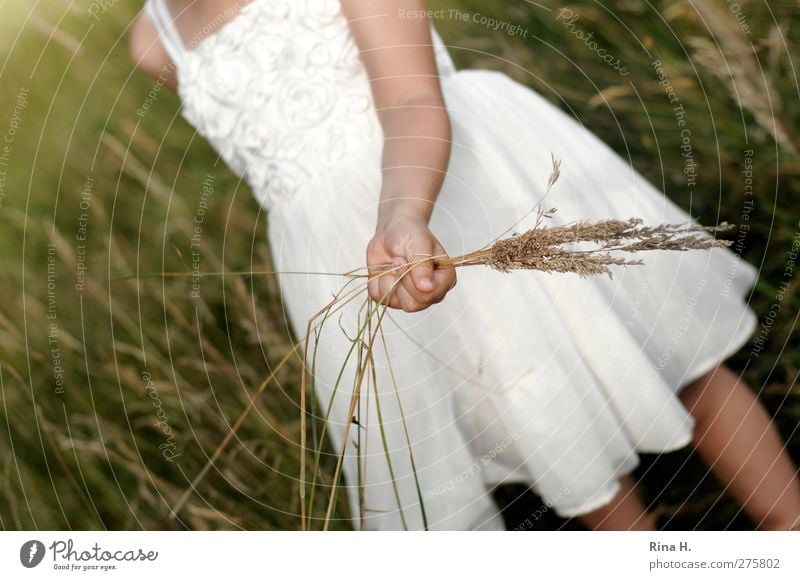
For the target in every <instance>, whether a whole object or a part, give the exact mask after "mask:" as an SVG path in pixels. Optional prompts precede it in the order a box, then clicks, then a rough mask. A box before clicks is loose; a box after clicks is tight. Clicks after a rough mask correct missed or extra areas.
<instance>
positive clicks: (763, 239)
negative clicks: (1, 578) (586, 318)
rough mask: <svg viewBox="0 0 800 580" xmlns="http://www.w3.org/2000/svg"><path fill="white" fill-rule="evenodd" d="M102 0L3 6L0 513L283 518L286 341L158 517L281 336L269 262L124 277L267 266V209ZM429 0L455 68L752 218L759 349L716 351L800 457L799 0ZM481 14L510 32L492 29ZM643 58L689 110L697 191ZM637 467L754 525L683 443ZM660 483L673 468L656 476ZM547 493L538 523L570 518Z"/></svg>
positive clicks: (675, 193)
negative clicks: (799, 270)
mask: <svg viewBox="0 0 800 580" xmlns="http://www.w3.org/2000/svg"><path fill="white" fill-rule="evenodd" d="M101 4H102V3H101ZM106 5H107V6H108V8H107V10H106V11H104V12H103V11H99V12H98V11H97V8H98V7H99V6H100V5H98V4H96V5H95V9H94V10H95V14H96V15H97V18H92V17H91V16H90V10H91V6H92V4H90V3H89V2H86V1H84V2H79V3H71V2H67V1H63V0H43V1H42V2H38V3H36V4H35V5H31V4H29V3H24V2H21V1H17V2H6V3H5V4H3V7H2V12H3V18H2V19H0V31H1V32H2V34H0V51H2V52H1V54H2V67H1V68H0V78H2V81H3V83H2V89H0V133H2V134H3V137H0V139H3V140H2V141H0V171H3V173H2V174H0V188H1V189H0V224H2V225H1V226H0V244H2V246H1V247H2V248H3V259H2V261H0V276H2V284H0V391H1V392H0V394H1V395H2V406H3V413H2V414H0V423H2V425H0V432H2V435H0V474H2V485H0V488H1V491H0V526H2V528H3V529H33V528H39V529H139V528H144V529H184V528H188V529H296V528H297V527H298V524H299V522H298V518H297V516H296V514H297V513H298V511H299V510H298V508H299V506H298V503H297V495H298V494H297V482H296V481H295V478H296V475H297V473H298V469H299V468H298V457H299V455H298V446H297V442H298V441H299V413H298V408H297V404H296V401H297V400H298V385H297V377H298V376H299V374H298V372H299V364H298V361H297V360H296V359H295V358H292V359H291V360H290V362H289V364H288V365H286V366H284V367H283V368H282V369H281V370H280V371H279V372H278V373H277V375H276V377H275V378H276V381H275V383H274V384H272V385H270V387H269V388H268V389H267V390H266V392H265V393H264V394H262V395H261V396H259V397H258V399H257V403H256V411H255V412H254V413H253V414H252V416H250V417H249V418H248V420H247V421H245V423H244V424H243V426H242V428H241V430H240V431H239V434H238V438H237V440H235V441H234V442H233V444H232V445H231V446H230V447H229V448H228V449H227V451H226V453H225V454H224V455H223V456H222V457H221V458H220V460H219V461H218V463H217V465H216V467H215V468H214V469H212V470H211V471H210V472H209V473H208V475H207V476H206V477H205V478H204V479H203V480H202V482H201V484H200V485H199V488H198V490H197V492H196V493H195V494H194V495H193V496H192V497H191V499H190V501H189V502H188V504H187V505H186V507H185V508H184V509H183V510H182V511H181V512H180V514H179V515H178V517H177V518H172V517H170V508H171V507H172V506H174V505H175V503H176V501H177V500H178V498H179V497H180V495H181V493H182V492H183V491H184V490H185V489H186V487H187V486H188V484H189V482H190V481H191V479H192V478H193V477H194V476H195V475H196V474H197V473H198V472H199V470H200V469H201V468H202V467H203V465H204V464H205V463H206V461H207V459H208V457H209V455H210V454H211V453H212V452H213V450H214V449H215V448H216V446H217V445H218V444H219V442H220V441H221V440H222V439H223V437H224V436H225V434H226V433H227V432H228V431H229V430H230V426H231V424H232V423H233V422H234V421H235V420H236V418H237V417H238V416H239V414H240V413H241V412H242V410H243V409H244V408H245V407H246V406H247V404H248V402H249V401H250V400H251V397H252V396H253V395H254V394H255V393H256V391H257V389H258V386H259V385H260V384H261V382H262V381H263V380H264V379H265V378H266V377H267V376H268V375H269V373H270V369H272V368H274V366H275V364H276V363H277V362H278V361H279V360H281V358H282V357H284V356H285V355H286V354H287V353H289V352H290V350H291V348H292V339H291V337H290V335H289V331H288V326H287V323H286V321H285V319H284V316H283V312H282V308H281V305H280V297H279V292H278V288H277V286H276V283H275V280H274V279H273V278H272V277H270V276H265V275H237V274H227V275H225V276H220V277H203V278H202V279H201V280H200V281H199V288H193V286H192V280H191V278H188V277H182V278H162V277H145V276H139V277H138V278H137V277H136V276H131V275H132V274H136V273H140V274H141V273H147V272H158V271H170V272H190V271H191V270H192V267H193V266H194V267H198V266H199V268H200V270H202V271H203V272H230V273H235V272H246V271H265V270H270V269H271V264H270V257H269V248H268V247H267V244H266V236H265V227H266V222H265V216H264V215H263V213H262V212H261V211H260V208H259V206H258V204H257V203H256V202H255V200H254V199H252V198H251V196H250V192H249V191H248V189H247V188H246V186H244V185H243V184H241V183H239V181H238V180H237V179H236V178H235V176H234V175H232V174H231V173H230V172H229V171H228V170H227V169H226V168H225V167H224V165H223V164H222V163H221V162H220V160H219V159H218V158H217V156H216V155H215V154H214V152H213V150H212V149H211V148H210V147H209V146H208V144H206V143H205V142H204V141H203V140H202V139H201V138H198V136H196V135H195V133H194V131H193V130H192V129H191V128H190V127H189V126H188V125H187V124H186V123H185V122H184V121H183V120H182V119H181V118H180V116H179V106H178V105H179V104H178V101H177V99H176V98H175V97H174V96H173V95H171V94H169V93H168V92H167V91H166V90H164V89H161V90H154V89H158V87H157V85H154V83H153V82H152V81H151V80H149V79H147V78H145V77H144V76H143V75H141V74H139V73H136V72H135V71H134V70H133V68H132V66H131V64H130V62H129V59H128V55H127V47H126V39H127V34H128V28H129V26H130V23H131V22H132V19H133V17H134V16H135V14H136V12H137V11H138V9H139V7H140V3H139V2H133V1H129V0H120V1H118V2H116V3H115V4H113V5H109V4H108V3H106ZM431 5H432V7H433V8H440V9H445V10H446V11H449V10H455V11H457V12H446V13H445V17H443V18H437V20H436V25H437V27H438V29H439V31H440V33H441V35H442V36H443V38H444V40H445V42H446V43H447V44H448V45H449V46H450V50H451V54H452V56H453V58H454V59H455V61H456V62H457V64H458V65H460V66H462V67H482V68H491V69H496V70H502V71H504V72H506V73H508V74H509V75H511V76H513V77H514V78H516V79H517V80H520V81H522V82H524V83H526V84H528V85H529V86H531V87H532V88H534V89H535V90H537V91H539V92H540V93H541V94H542V95H544V96H545V97H546V98H547V99H549V100H550V101H551V102H553V103H555V104H556V105H557V106H559V107H561V108H562V109H564V110H565V111H568V112H569V113H570V114H572V115H574V116H575V117H576V118H577V119H579V120H580V121H581V122H582V123H584V124H585V125H586V126H587V127H588V128H589V129H590V130H592V131H594V132H595V133H597V134H598V135H599V136H600V137H601V138H603V139H604V140H605V141H606V142H608V143H609V144H610V145H611V146H612V147H614V148H615V149H616V150H617V151H618V152H619V153H620V154H621V155H623V157H625V158H626V159H629V160H630V162H631V163H632V165H633V166H634V167H635V168H636V169H638V170H639V171H640V172H642V173H643V174H644V175H645V176H646V177H648V179H650V180H651V181H652V182H653V183H655V184H656V185H658V186H659V187H660V188H662V189H663V190H664V192H665V193H666V194H667V195H668V196H669V197H671V198H672V199H673V200H675V201H676V202H677V203H678V204H680V205H681V206H682V207H684V208H685V209H687V210H688V211H690V212H691V213H692V215H693V216H695V217H697V218H698V219H700V220H701V221H703V222H705V223H708V224H712V223H717V222H720V221H723V220H727V221H730V222H733V223H742V221H743V214H745V213H747V215H748V217H749V221H748V222H747V223H749V225H750V229H749V230H748V232H747V235H746V236H744V237H743V238H742V240H741V242H742V243H741V244H740V245H738V246H737V251H739V252H740V254H741V256H742V258H743V259H745V260H748V261H749V262H751V263H753V264H755V265H757V266H758V267H759V268H760V280H759V283H758V285H757V287H756V288H755V290H754V292H753V295H752V297H751V298H752V300H751V303H752V306H753V308H755V309H756V311H757V312H758V314H759V316H760V317H762V319H765V318H766V317H767V316H768V314H769V313H770V312H771V311H772V312H776V308H778V307H779V309H780V310H779V311H777V317H776V319H775V321H774V323H773V324H772V326H771V329H770V332H769V334H768V337H767V341H766V343H765V345H764V349H763V350H762V351H761V352H760V353H759V354H758V355H755V354H752V353H751V348H752V346H753V344H750V345H748V347H746V348H745V349H743V350H742V351H741V352H740V353H739V354H737V355H736V356H735V357H734V358H733V359H732V361H731V365H732V366H733V367H734V368H736V369H737V370H740V371H744V376H745V378H746V379H747V380H748V381H749V383H750V384H751V385H752V386H753V388H755V389H757V390H758V392H759V395H760V396H761V398H762V399H763V400H764V402H765V403H766V404H767V406H768V408H769V409H770V411H771V412H772V413H773V414H774V415H775V416H776V418H777V423H778V426H779V428H780V429H781V431H782V433H783V435H784V437H785V438H787V439H788V440H789V441H790V451H791V453H792V455H793V457H794V458H795V460H796V461H797V460H799V459H800V447H799V444H800V437H797V435H796V433H795V430H796V428H797V426H798V422H799V421H800V399H799V398H798V387H797V384H796V383H797V373H798V367H800V349H798V340H797V336H796V334H795V333H794V329H795V324H796V316H797V312H798V302H799V301H800V298H798V293H797V280H798V278H797V276H796V275H795V273H794V271H793V270H792V271H790V272H789V273H788V275H787V274H786V271H785V268H786V267H787V264H788V262H787V260H788V259H789V257H790V256H789V252H790V250H791V245H792V240H793V238H794V236H795V235H797V234H798V216H800V183H799V182H798V179H799V175H798V174H799V173H800V158H799V156H798V151H800V140H798V137H797V134H796V133H795V127H797V125H798V120H800V119H798V116H799V115H800V99H798V97H800V91H799V90H798V79H797V70H796V68H797V56H798V51H797V41H798V34H799V33H798V27H800V18H798V16H799V14H798V10H800V7H799V6H798V4H797V3H796V2H789V1H782V2H764V1H756V0H740V2H739V3H738V4H736V5H734V4H729V3H727V2H726V1H725V0H703V1H702V2H698V1H693V2H692V1H688V0H658V1H652V2H645V1H644V0H615V1H606V2H604V3H603V4H601V3H599V2H595V1H588V0H582V1H576V2H570V3H568V4H561V3H557V2H554V1H551V0H544V1H542V2H538V3H536V4H534V3H530V2H527V1H523V0H518V1H513V2H500V1H497V0H492V1H487V0H482V1H480V2H479V1H477V0H438V1H434V2H432V3H431ZM734 6H735V7H736V8H734ZM737 8H738V10H737ZM562 9H567V10H569V11H571V14H570V13H565V12H561V10H562ZM456 14H458V15H460V17H456ZM476 14H478V15H480V16H486V17H490V18H494V19H497V20H498V21H500V22H507V23H509V25H511V24H514V25H517V26H518V27H519V28H518V29H517V32H516V33H515V34H508V33H507V32H506V31H505V30H503V29H500V30H492V29H490V28H489V27H487V26H484V25H482V24H481V23H480V22H475V21H474V19H473V17H474V16H475V15H476ZM575 15H577V17H578V18H577V20H572V18H574V16H575ZM568 21H569V22H571V25H568ZM576 30H580V31H582V33H583V34H584V35H587V34H589V33H592V35H593V36H592V39H593V40H595V41H596V42H597V44H598V46H599V47H602V48H604V49H605V50H606V51H607V53H608V54H610V55H613V57H615V59H617V60H619V62H620V63H621V64H622V65H624V67H625V68H626V69H627V70H628V71H630V72H629V74H627V75H621V74H620V73H619V71H616V70H614V68H612V67H611V66H609V65H608V64H606V63H605V62H603V60H602V59H601V58H600V57H599V56H598V54H597V53H596V52H594V51H593V50H592V49H591V48H590V47H589V46H587V44H586V41H585V36H584V39H582V38H580V37H579V34H578V33H576V32H575V31H576ZM656 59H660V61H661V62H662V64H663V69H664V71H665V73H666V74H667V76H668V78H669V79H670V82H671V84H672V86H673V87H674V89H675V91H676V94H677V96H678V97H679V99H680V104H682V105H683V107H684V111H685V115H686V117H685V120H686V123H687V127H688V128H690V130H691V144H692V154H693V158H694V160H695V162H696V164H697V183H696V186H694V187H691V188H690V187H687V176H686V175H685V174H684V172H683V169H684V166H685V165H684V161H685V160H684V158H683V157H682V156H681V148H680V147H681V144H682V141H681V139H682V137H681V132H680V129H679V128H678V125H677V122H676V116H675V111H674V106H675V105H673V104H670V102H669V100H668V98H667V95H666V93H665V90H664V87H663V86H661V85H660V84H659V80H660V79H659V77H658V75H657V73H656V70H655V68H654V66H653V64H652V63H653V61H654V60H656ZM145 107H147V110H144V108H145ZM137 111H139V113H137ZM9 139H10V141H9ZM4 147H5V148H4ZM746 150H752V151H753V156H752V164H753V168H752V170H753V187H754V189H753V191H754V195H753V196H750V197H749V198H748V196H746V195H745V185H746V183H745V177H744V174H743V170H744V169H745V167H744V165H745V154H744V152H745V151H746ZM3 162H4V163H3ZM748 199H752V200H753V204H752V206H747V205H746V202H747V200H748ZM203 203H207V208H206V207H204V206H203ZM748 207H750V209H749V210H748V209H746V208H748ZM82 214H84V215H82ZM196 217H202V220H203V221H202V224H201V231H200V232H199V233H198V232H197V231H196V230H195V227H196V226H197V225H198V224H197V223H196V221H195V218H196ZM193 235H195V240H194V241H195V245H194V247H193V246H192V242H193V240H192V236H193ZM83 238H85V239H83ZM193 251H195V252H196V253H195V254H193ZM84 267H85V270H79V268H84ZM84 280H85V283H84V284H83V285H82V286H81V285H80V284H79V283H80V282H82V281H84ZM783 282H788V285H784V286H783V287H781V284H782V283H783ZM193 292H195V294H196V296H194V297H193ZM159 409H160V412H159ZM676 474H677V477H676V478H675V479H674V480H673V479H672V478H673V476H674V475H676ZM639 475H640V477H641V478H642V480H643V485H644V488H645V491H646V493H647V494H648V496H649V499H650V500H651V501H652V502H653V506H654V507H656V508H657V509H658V510H659V511H660V512H661V513H662V514H663V517H662V524H663V525H664V526H665V527H666V528H675V529H692V528H699V529H723V528H748V527H749V525H750V524H749V523H748V522H747V521H746V520H745V519H744V518H743V517H742V516H741V514H739V513H738V507H737V506H736V505H735V504H733V503H732V502H731V501H730V500H729V499H728V498H727V497H726V496H725V494H724V491H723V490H722V489H721V488H720V487H719V485H718V484H717V483H716V482H715V481H714V480H713V478H711V477H710V476H709V475H708V474H707V473H706V471H705V469H704V468H703V466H702V465H701V464H700V463H699V462H698V461H697V460H696V459H695V458H694V457H693V456H692V454H691V453H690V452H688V451H681V452H678V453H671V454H665V455H663V456H644V457H643V463H642V465H641V467H640V469H639ZM664 481H671V484H670V485H669V486H668V487H667V489H666V490H665V491H663V493H662V490H661V487H662V485H663V482H664ZM496 497H497V499H498V501H499V502H500V503H501V504H502V505H503V506H504V507H505V508H506V514H507V517H508V522H509V525H511V526H514V525H516V524H518V523H520V522H523V521H525V520H531V516H532V514H534V513H535V512H536V511H537V509H539V508H540V507H541V503H540V501H539V499H538V498H536V497H535V496H533V494H531V493H529V492H525V490H524V489H521V488H518V487H507V488H504V489H502V490H498V492H497V494H496ZM340 499H342V500H343V494H342V495H340ZM318 503H320V504H322V503H323V502H318ZM544 511H545V513H544V515H543V516H541V517H540V516H538V515H537V516H536V517H535V518H534V520H535V521H534V522H533V527H534V529H554V528H561V527H567V528H569V527H574V526H575V524H574V523H573V522H564V521H561V520H559V519H558V518H556V517H555V516H554V515H553V514H550V513H548V512H547V510H544ZM539 513H541V510H540V512H539ZM340 514H342V515H346V506H345V505H344V502H343V501H340ZM335 527H338V528H347V524H346V523H344V522H343V521H339V522H337V524H336V526H335Z"/></svg>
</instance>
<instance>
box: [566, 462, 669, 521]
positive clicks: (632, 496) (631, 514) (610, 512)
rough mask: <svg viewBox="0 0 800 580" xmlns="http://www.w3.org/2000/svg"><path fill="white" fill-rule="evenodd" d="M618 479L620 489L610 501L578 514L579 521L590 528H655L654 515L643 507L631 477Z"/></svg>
mask: <svg viewBox="0 0 800 580" xmlns="http://www.w3.org/2000/svg"><path fill="white" fill-rule="evenodd" d="M619 481H620V483H621V484H622V489H620V491H619V493H618V494H617V495H616V496H615V497H614V499H613V500H611V503H609V504H607V505H604V506H603V507H601V508H598V509H596V510H594V511H591V512H589V513H588V514H584V515H582V516H578V519H579V520H580V522H581V523H582V524H583V525H584V527H586V528H588V529H590V530H655V529H656V526H655V516H654V515H653V514H650V513H648V511H647V508H645V506H644V503H643V502H642V498H641V497H640V496H639V492H638V491H637V490H636V484H635V482H634V480H633V478H632V477H631V476H629V475H626V476H625V477H621V478H620V480H619Z"/></svg>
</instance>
